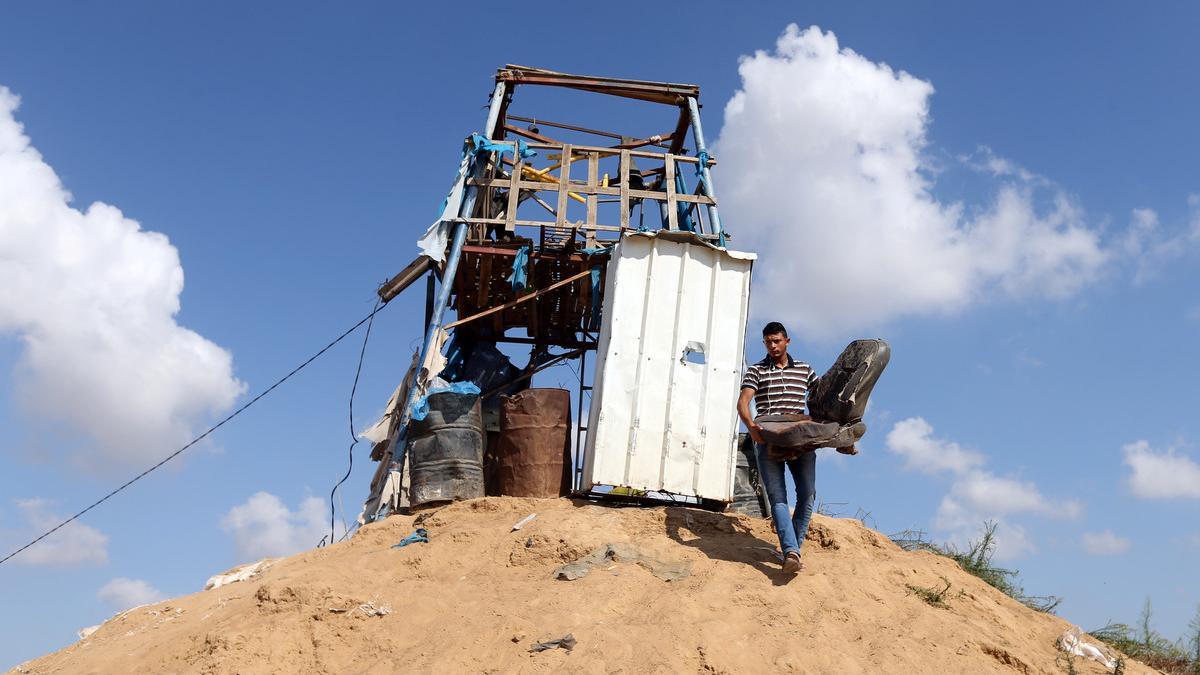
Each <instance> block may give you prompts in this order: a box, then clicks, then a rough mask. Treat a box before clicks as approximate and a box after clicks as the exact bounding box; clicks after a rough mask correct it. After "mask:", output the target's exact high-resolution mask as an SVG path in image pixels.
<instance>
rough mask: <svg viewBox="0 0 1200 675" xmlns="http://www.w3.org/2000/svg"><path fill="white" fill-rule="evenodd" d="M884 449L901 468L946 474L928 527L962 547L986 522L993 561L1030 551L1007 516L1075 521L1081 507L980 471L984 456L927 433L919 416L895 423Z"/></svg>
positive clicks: (1023, 534)
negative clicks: (992, 530) (991, 532)
mask: <svg viewBox="0 0 1200 675" xmlns="http://www.w3.org/2000/svg"><path fill="white" fill-rule="evenodd" d="M886 444H887V449H888V450H889V451H890V452H892V453H895V454H897V455H900V456H901V457H903V458H904V459H905V468H908V469H915V470H918V471H922V472H924V473H929V474H937V473H946V474H949V475H950V476H952V482H951V484H950V489H949V491H948V493H947V494H946V495H945V496H944V497H943V498H942V501H941V503H940V504H939V505H938V510H937V514H936V515H935V516H934V527H935V528H937V529H938V530H941V531H943V532H946V533H948V535H949V538H950V540H951V541H952V542H956V543H958V544H959V545H964V544H963V542H966V541H967V540H968V539H970V538H971V537H973V536H975V535H976V534H977V533H978V531H979V529H980V528H981V527H982V525H983V524H984V523H985V522H987V521H994V522H996V524H997V527H996V541H997V548H996V557H997V559H1002V560H1004V559H1007V560H1011V559H1013V558H1016V557H1018V556H1021V555H1024V554H1026V553H1031V552H1033V551H1034V550H1036V547H1035V546H1034V544H1033V541H1032V540H1031V539H1030V537H1029V535H1028V534H1027V533H1026V531H1025V529H1024V528H1023V527H1022V526H1020V525H1019V524H1016V523H1013V522H1011V517H1012V516H1017V515H1035V516H1041V517H1046V518H1055V519H1073V518H1078V517H1079V515H1080V514H1081V513H1083V504H1081V503H1080V502H1078V501H1076V500H1070V499H1068V500H1054V499H1049V498H1047V497H1046V496H1045V495H1043V494H1042V493H1041V490H1039V489H1038V487H1037V485H1035V484H1034V483H1032V482H1029V481H1020V480H1017V479H1014V478H1007V477H1004V476H997V475H995V474H994V473H992V472H990V471H987V470H985V469H984V468H983V465H984V463H985V461H986V460H985V457H984V456H983V455H982V454H981V453H978V452H975V451H973V450H967V449H965V448H963V447H961V446H960V445H958V444H957V443H955V442H953V441H949V440H946V439H943V438H937V437H936V436H934V435H933V426H932V425H930V424H929V423H928V422H926V421H925V420H924V419H923V418H920V417H910V418H908V419H904V420H900V421H899V422H897V423H896V424H895V425H894V426H893V427H892V430H891V431H889V432H888V435H887V439H886Z"/></svg>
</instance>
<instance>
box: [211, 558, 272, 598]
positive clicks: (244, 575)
mask: <svg viewBox="0 0 1200 675" xmlns="http://www.w3.org/2000/svg"><path fill="white" fill-rule="evenodd" d="M276 560H277V558H263V559H262V560H259V561H258V562H256V563H250V564H248V565H240V566H238V567H234V568H233V569H231V570H229V571H227V572H224V573H223V574H217V575H214V576H212V577H209V579H208V581H207V582H205V584H204V590H206V591H210V590H212V589H214V588H220V587H222V586H224V585H226V584H232V583H234V582H237V581H245V580H247V579H250V578H252V577H255V576H258V575H259V574H262V573H263V572H264V571H266V569H267V568H268V567H270V566H271V565H273V564H274V563H275V561H276Z"/></svg>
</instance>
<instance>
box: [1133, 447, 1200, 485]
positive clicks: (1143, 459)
mask: <svg viewBox="0 0 1200 675" xmlns="http://www.w3.org/2000/svg"><path fill="white" fill-rule="evenodd" d="M1122 451H1123V452H1124V453H1125V464H1127V465H1129V469H1130V474H1129V487H1130V489H1131V490H1132V491H1133V494H1134V495H1136V496H1138V497H1141V498H1143V499H1173V498H1184V499H1200V464H1197V463H1196V462H1195V461H1194V460H1192V459H1191V458H1189V457H1187V456H1185V455H1181V454H1178V453H1177V452H1176V451H1175V450H1174V449H1173V448H1168V449H1166V450H1165V451H1163V452H1157V451H1155V450H1154V449H1153V448H1151V447H1150V443H1148V442H1147V441H1135V442H1133V443H1129V444H1128V445H1125V446H1124V447H1122Z"/></svg>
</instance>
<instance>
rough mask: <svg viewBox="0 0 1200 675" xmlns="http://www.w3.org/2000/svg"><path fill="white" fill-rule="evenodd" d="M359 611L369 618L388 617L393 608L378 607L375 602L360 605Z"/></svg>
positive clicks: (387, 606) (388, 606)
mask: <svg viewBox="0 0 1200 675" xmlns="http://www.w3.org/2000/svg"><path fill="white" fill-rule="evenodd" d="M358 611H360V612H362V613H363V614H365V615H367V616H387V615H388V614H391V613H392V608H391V606H390V605H379V606H378V607H376V606H375V603H374V601H372V602H364V603H363V604H361V605H359V606H358Z"/></svg>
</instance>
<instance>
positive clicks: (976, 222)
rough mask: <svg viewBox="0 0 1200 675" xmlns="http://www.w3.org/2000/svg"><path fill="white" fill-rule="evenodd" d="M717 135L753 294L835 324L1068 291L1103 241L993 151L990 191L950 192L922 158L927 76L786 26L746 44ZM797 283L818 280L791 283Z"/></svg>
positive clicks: (812, 320)
mask: <svg viewBox="0 0 1200 675" xmlns="http://www.w3.org/2000/svg"><path fill="white" fill-rule="evenodd" d="M738 71H739V74H740V75H741V79H742V84H741V88H740V89H739V90H738V91H737V92H736V93H735V94H734V96H733V98H731V99H730V101H729V102H728V103H727V104H726V107H725V120H724V126H723V127H722V129H721V135H720V138H719V139H718V141H717V143H716V144H715V145H716V149H717V151H718V152H719V155H720V158H721V170H720V176H721V177H720V179H719V180H720V185H719V186H718V189H719V192H720V195H721V199H722V202H721V207H722V211H723V213H724V214H726V221H727V222H728V223H729V225H730V228H731V230H732V231H733V232H734V233H735V234H736V235H738V240H737V242H738V246H739V247H742V248H748V249H751V250H757V251H758V252H759V254H760V256H761V261H762V264H761V265H760V266H759V267H758V269H757V271H756V280H755V281H756V288H755V293H756V297H757V298H758V301H757V302H756V305H757V306H759V307H772V308H774V310H775V311H784V312H785V313H788V314H793V315H797V316H802V317H804V319H805V320H804V321H803V322H800V323H799V325H798V326H797V330H798V331H799V332H800V333H802V334H805V335H807V336H809V337H816V338H832V337H839V336H844V335H846V334H847V333H849V332H853V331H861V330H863V329H866V328H871V327H874V326H877V325H880V324H881V323H883V322H885V321H887V320H889V319H892V318H896V317H901V316H908V315H928V314H937V313H946V312H954V311H958V310H961V309H963V308H965V307H967V306H969V305H971V304H973V303H975V302H976V301H978V300H979V299H980V298H981V297H984V296H987V295H991V294H994V293H997V292H998V293H1000V294H1008V295H1015V296H1039V297H1051V298H1062V297H1066V296H1070V295H1071V294H1073V293H1075V292H1076V291H1078V290H1079V289H1080V288H1081V287H1082V286H1084V285H1086V284H1087V283H1089V282H1090V281H1092V280H1093V279H1095V278H1096V277H1097V276H1098V275H1099V274H1100V272H1101V270H1102V268H1103V267H1104V266H1105V265H1106V264H1107V263H1108V261H1109V259H1110V254H1109V252H1108V251H1106V250H1105V249H1104V248H1103V247H1102V245H1101V242H1100V238H1099V235H1098V234H1097V232H1096V231H1094V230H1092V229H1090V228H1089V227H1087V226H1086V224H1085V223H1084V219H1083V214H1082V212H1081V210H1080V209H1079V208H1078V207H1077V206H1076V205H1074V204H1073V203H1072V202H1071V201H1070V200H1069V199H1068V198H1067V197H1066V196H1065V195H1064V194H1062V193H1061V192H1057V191H1056V192H1054V193H1053V194H1052V195H1050V198H1049V199H1048V200H1044V201H1046V203H1045V204H1042V205H1037V204H1035V201H1037V202H1039V203H1040V202H1041V201H1043V200H1040V199H1035V194H1034V192H1035V191H1037V190H1041V189H1042V183H1043V181H1040V180H1034V177H1033V175H1032V174H1031V173H1030V172H1028V171H1026V170H1024V169H1021V168H1019V167H1017V166H1016V165H1015V164H1012V163H1011V162H1007V161H1006V160H1002V159H999V158H996V157H995V156H992V155H990V152H989V153H988V155H989V157H988V158H987V162H986V165H987V171H989V172H990V173H991V174H993V176H994V177H993V179H992V180H993V181H995V184H994V186H993V197H992V199H991V201H990V203H988V204H984V205H972V206H965V205H963V204H960V203H943V202H941V201H939V200H937V199H936V198H935V197H934V196H933V193H932V188H933V183H932V180H931V179H930V178H929V176H930V175H931V173H933V167H932V166H931V165H930V163H929V161H928V160H927V159H926V158H925V157H923V155H922V152H923V150H924V148H925V146H926V143H927V140H926V134H927V131H928V126H929V123H930V117H929V99H930V97H931V95H932V94H933V86H932V85H931V84H930V83H929V82H926V81H923V80H920V79H918V78H915V77H913V76H912V75H909V74H908V73H906V72H903V71H900V72H897V71H894V70H892V68H890V67H889V66H887V65H886V64H882V63H875V62H873V61H870V60H869V59H866V58H864V57H863V56H860V55H859V54H856V53H855V52H853V51H851V50H849V49H844V48H841V47H840V46H839V44H838V41H837V37H836V36H835V35H834V34H833V33H824V32H822V31H821V30H820V29H819V28H817V27H815V26H814V27H812V28H809V29H807V30H803V31H802V30H799V29H798V28H797V27H796V26H795V25H792V26H788V28H787V29H786V30H785V31H784V33H783V35H781V36H780V37H779V39H778V41H777V43H776V49H775V51H774V53H767V52H764V51H759V52H756V53H755V54H754V55H753V56H748V57H744V58H743V59H742V60H741V63H740V65H739V68H738ZM796 288H808V289H820V290H819V292H817V291H816V290H814V291H813V292H806V293H796V292H795V289H796Z"/></svg>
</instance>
